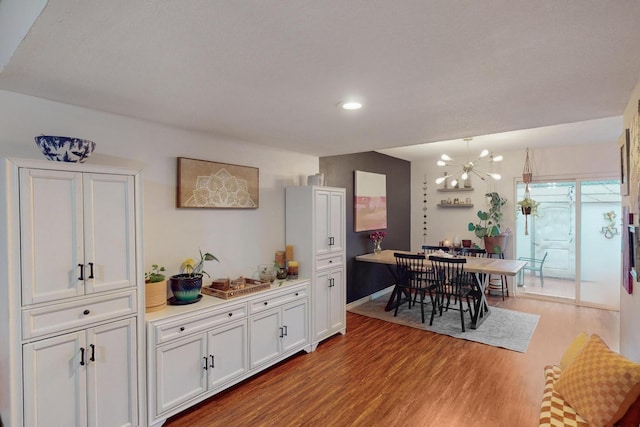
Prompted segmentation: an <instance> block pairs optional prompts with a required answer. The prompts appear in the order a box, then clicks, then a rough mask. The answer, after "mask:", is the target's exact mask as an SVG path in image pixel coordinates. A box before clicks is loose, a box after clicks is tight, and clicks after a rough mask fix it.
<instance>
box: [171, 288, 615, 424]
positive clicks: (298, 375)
mask: <svg viewBox="0 0 640 427" xmlns="http://www.w3.org/2000/svg"><path fill="white" fill-rule="evenodd" d="M489 301H490V304H491V305H495V306H500V307H504V308H508V309H513V310H519V311H524V312H529V313H537V314H540V315H541V316H540V320H539V322H538V326H537V328H536V331H535V333H534V335H533V338H532V339H531V342H530V343H529V347H528V349H527V351H526V353H517V352H514V351H509V350H504V349H500V348H495V347H491V346H488V345H484V344H478V343H473V342H470V341H466V340H461V339H455V338H450V337H447V336H444V335H438V334H434V333H430V332H425V331H420V330H417V329H413V328H409V327H405V326H400V325H395V324H392V323H388V322H383V321H380V320H376V319H370V318H366V317H363V316H359V315H356V314H351V313H347V334H346V335H345V336H341V335H338V336H335V337H333V338H330V339H328V340H326V341H324V342H322V343H321V344H320V345H319V346H318V348H317V349H316V351H315V352H313V353H310V354H305V353H300V354H298V355H296V356H294V357H292V358H290V359H288V360H286V361H284V362H283V363H280V364H278V365H276V366H275V367H273V368H271V369H269V370H268V371H265V372H263V373H262V374H259V375H258V376H256V377H254V378H251V379H248V380H246V381H244V382H243V383H241V384H239V385H237V386H235V387H233V388H231V389H229V390H227V391H225V392H222V393H220V394H218V395H216V396H214V397H212V398H210V399H208V400H206V401H204V402H202V403H201V404H199V405H196V406H195V407H193V408H191V409H189V410H187V411H185V412H183V413H181V414H179V415H177V416H175V417H173V418H171V419H169V420H168V421H167V423H166V424H165V425H166V426H170V427H177V426H189V427H192V426H193V427H199V426H203V427H204V426H207V427H209V426H403V427H412V426H444V427H446V426H465V427H468V426H478V427H480V426H482V427H485V426H493V427H495V426H505V427H516V426H517V427H529V426H531V427H533V426H537V425H538V410H539V405H540V400H541V397H542V390H543V386H544V380H543V376H542V375H543V367H544V366H545V365H548V364H553V363H557V362H558V361H559V359H560V357H561V356H562V353H563V351H564V349H565V348H566V347H567V346H568V345H569V343H570V342H571V340H572V339H573V338H574V336H575V335H576V334H577V333H578V332H580V331H586V332H589V333H597V334H599V335H600V336H601V337H602V338H603V339H604V340H605V342H606V343H607V344H608V345H609V346H610V347H611V348H612V349H614V350H618V347H619V343H618V337H619V332H618V324H619V322H618V318H619V314H618V313H617V312H612V311H605V310H598V309H594V308H586V307H576V306H573V305H568V304H561V303H556V302H547V301H536V300H531V299H526V298H513V297H512V298H508V299H507V300H506V301H505V302H502V300H501V299H500V298H496V297H490V298H489Z"/></svg>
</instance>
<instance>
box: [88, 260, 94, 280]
mask: <svg viewBox="0 0 640 427" xmlns="http://www.w3.org/2000/svg"><path fill="white" fill-rule="evenodd" d="M88 278H89V279H93V278H94V277H93V263H92V262H90V263H89V277H88Z"/></svg>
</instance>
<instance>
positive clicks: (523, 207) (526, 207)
mask: <svg viewBox="0 0 640 427" xmlns="http://www.w3.org/2000/svg"><path fill="white" fill-rule="evenodd" d="M539 205H540V202H536V201H535V200H533V199H532V198H530V197H525V198H524V199H522V200H520V201H519V202H518V206H519V207H520V211H521V212H522V214H523V215H537V214H538V206H539Z"/></svg>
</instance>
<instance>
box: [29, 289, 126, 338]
mask: <svg viewBox="0 0 640 427" xmlns="http://www.w3.org/2000/svg"><path fill="white" fill-rule="evenodd" d="M136 306H137V303H136V291H135V290H130V291H127V292H120V293H117V294H112V295H106V296H100V297H95V298H84V299H82V300H79V301H73V302H69V303H62V304H55V305H50V306H47V307H41V308H34V309H31V310H24V311H23V312H22V336H23V338H24V339H29V338H33V337H38V336H42V335H46V334H50V333H54V332H59V331H63V330H67V329H72V328H77V327H83V326H85V325H90V324H92V323H95V322H100V321H103V320H109V319H112V318H116V317H120V316H126V315H129V314H134V313H135V312H136V310H137V307H136Z"/></svg>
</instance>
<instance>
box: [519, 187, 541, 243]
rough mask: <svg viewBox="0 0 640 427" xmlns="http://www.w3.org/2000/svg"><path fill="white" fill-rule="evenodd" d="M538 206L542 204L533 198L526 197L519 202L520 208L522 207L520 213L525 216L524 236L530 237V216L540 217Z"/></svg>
mask: <svg viewBox="0 0 640 427" xmlns="http://www.w3.org/2000/svg"><path fill="white" fill-rule="evenodd" d="M538 205H540V202H536V201H535V200H533V199H532V198H531V197H528V193H527V196H525V198H524V199H522V200H520V201H519V202H518V206H519V207H520V212H522V214H523V215H524V235H525V236H528V235H529V215H534V216H537V215H538Z"/></svg>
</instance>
